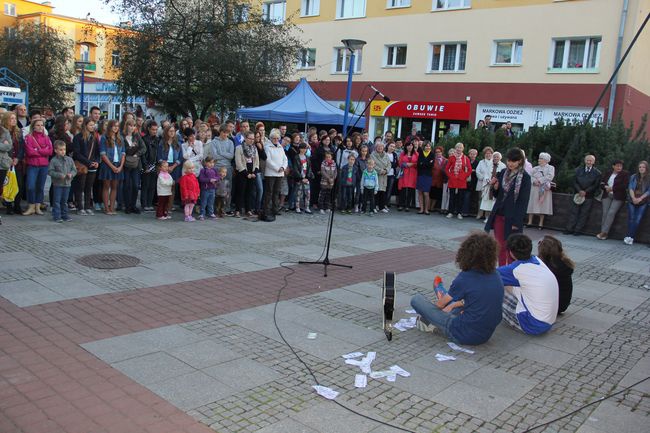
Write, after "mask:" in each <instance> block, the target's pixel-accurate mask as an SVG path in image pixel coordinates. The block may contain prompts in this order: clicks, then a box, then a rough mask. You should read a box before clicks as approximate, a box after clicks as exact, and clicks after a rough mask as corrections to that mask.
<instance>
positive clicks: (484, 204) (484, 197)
mask: <svg viewBox="0 0 650 433" xmlns="http://www.w3.org/2000/svg"><path fill="white" fill-rule="evenodd" d="M491 156H492V158H491V159H490V167H489V173H488V175H487V178H485V179H484V181H483V188H482V190H481V205H480V206H479V212H483V213H484V214H485V222H487V220H488V218H489V217H490V212H492V208H493V207H494V191H493V190H492V185H491V184H490V182H491V180H492V179H493V178H495V177H496V176H497V175H498V174H499V173H501V172H502V171H503V169H504V168H506V165H505V164H504V163H503V162H501V153H500V152H494V153H493V154H492V155H491Z"/></svg>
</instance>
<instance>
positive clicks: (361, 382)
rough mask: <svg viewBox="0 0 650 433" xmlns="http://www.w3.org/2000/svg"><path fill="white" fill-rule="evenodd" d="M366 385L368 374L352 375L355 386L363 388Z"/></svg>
mask: <svg viewBox="0 0 650 433" xmlns="http://www.w3.org/2000/svg"><path fill="white" fill-rule="evenodd" d="M366 385H368V376H366V375H365V374H356V375H355V376H354V386H355V387H357V388H365V387H366Z"/></svg>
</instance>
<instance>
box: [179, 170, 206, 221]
mask: <svg viewBox="0 0 650 433" xmlns="http://www.w3.org/2000/svg"><path fill="white" fill-rule="evenodd" d="M178 185H179V186H180V189H181V201H182V203H183V206H184V211H185V222H192V221H196V220H195V219H194V217H193V216H192V211H193V210H194V206H195V205H196V202H197V201H198V199H199V194H200V193H201V190H200V189H199V181H198V180H196V175H195V174H194V163H193V162H192V161H190V160H187V161H185V162H184V163H183V176H181V178H180V179H179V181H178Z"/></svg>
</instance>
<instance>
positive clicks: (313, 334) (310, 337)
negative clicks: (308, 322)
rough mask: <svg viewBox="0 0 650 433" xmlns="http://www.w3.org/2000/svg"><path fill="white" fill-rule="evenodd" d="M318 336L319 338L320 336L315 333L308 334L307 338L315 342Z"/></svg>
mask: <svg viewBox="0 0 650 433" xmlns="http://www.w3.org/2000/svg"><path fill="white" fill-rule="evenodd" d="M317 336H318V334H317V333H315V332H310V333H309V334H307V338H308V339H309V340H315V339H316V337H317Z"/></svg>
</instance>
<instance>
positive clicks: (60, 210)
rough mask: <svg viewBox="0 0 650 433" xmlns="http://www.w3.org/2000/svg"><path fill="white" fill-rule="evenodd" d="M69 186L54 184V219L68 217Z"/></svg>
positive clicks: (65, 218)
mask: <svg viewBox="0 0 650 433" xmlns="http://www.w3.org/2000/svg"><path fill="white" fill-rule="evenodd" d="M69 194H70V187H69V186H52V203H51V204H52V219H53V220H54V221H58V220H60V219H64V220H67V219H68V195H69Z"/></svg>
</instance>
